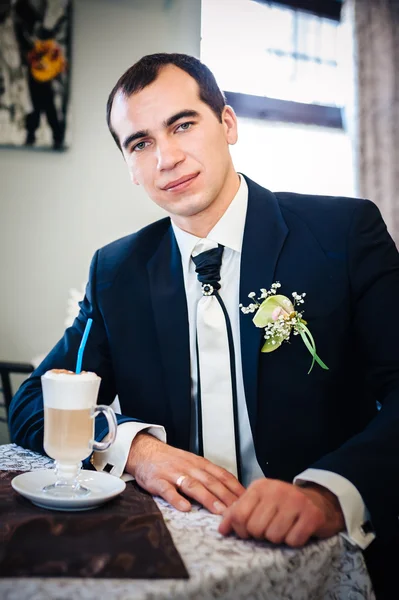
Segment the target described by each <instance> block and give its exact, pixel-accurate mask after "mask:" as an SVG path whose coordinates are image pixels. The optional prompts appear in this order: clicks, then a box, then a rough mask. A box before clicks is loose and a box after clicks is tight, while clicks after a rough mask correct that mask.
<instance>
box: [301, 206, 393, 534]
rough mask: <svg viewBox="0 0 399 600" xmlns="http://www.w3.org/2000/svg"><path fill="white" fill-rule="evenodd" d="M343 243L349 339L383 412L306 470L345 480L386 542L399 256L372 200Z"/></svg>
mask: <svg viewBox="0 0 399 600" xmlns="http://www.w3.org/2000/svg"><path fill="white" fill-rule="evenodd" d="M347 243H348V247H347V255H348V269H349V273H348V274H349V280H350V284H351V295H352V303H353V320H352V327H353V334H354V336H355V339H356V348H357V351H358V352H359V353H360V355H361V359H362V361H363V364H364V366H365V372H366V376H367V384H368V385H369V386H370V389H371V390H372V391H373V394H374V396H375V399H376V401H377V402H379V403H380V405H381V408H380V410H379V411H378V413H377V415H376V417H375V418H373V419H372V421H371V422H370V423H369V424H368V425H367V427H366V428H365V429H363V430H362V431H360V432H359V433H358V434H357V435H356V436H354V437H352V438H351V439H349V440H348V441H347V442H346V443H345V444H343V445H342V446H341V447H340V448H339V449H337V450H336V451H334V452H331V453H330V454H328V455H326V456H324V457H323V458H321V459H320V460H318V461H317V462H316V463H315V464H313V465H311V466H312V467H313V468H318V469H325V470H327V471H333V472H336V473H338V474H340V475H342V476H343V477H346V478H347V479H349V481H351V482H352V483H353V484H354V485H355V486H356V488H357V489H358V490H359V492H360V494H361V496H362V498H363V501H364V502H365V504H366V506H367V508H368V510H369V512H370V515H371V520H372V524H373V527H374V530H375V532H376V534H377V536H379V535H381V536H382V537H384V536H386V535H388V537H389V536H390V535H393V534H397V533H398V514H399V347H398V341H399V319H398V314H397V302H398V300H399V256H398V252H397V249H396V247H395V244H394V242H393V240H392V239H391V237H390V235H389V234H388V232H387V229H386V226H385V223H384V221H383V220H382V218H381V215H380V212H379V210H378V209H377V207H376V206H375V205H374V204H373V203H372V202H369V201H364V202H362V203H360V205H359V206H358V208H357V209H356V210H355V212H354V215H353V220H352V225H351V229H350V233H349V236H348V242H347Z"/></svg>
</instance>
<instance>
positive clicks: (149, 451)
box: [125, 433, 245, 514]
mask: <svg viewBox="0 0 399 600" xmlns="http://www.w3.org/2000/svg"><path fill="white" fill-rule="evenodd" d="M125 469H126V471H127V472H128V473H131V475H133V476H134V477H135V478H136V481H137V483H138V484H139V485H141V487H143V488H144V489H145V490H147V491H148V492H150V493H151V494H154V495H157V496H161V497H162V498H164V499H165V500H166V501H167V502H169V504H171V505H172V506H174V507H175V508H177V509H178V510H182V511H189V510H190V509H191V504H190V502H189V501H188V500H187V499H185V498H184V497H183V496H182V495H181V493H179V492H182V493H183V494H184V495H185V496H188V497H190V498H192V499H193V500H196V501H197V502H199V503H200V504H202V505H203V506H205V508H207V509H208V510H209V511H210V512H212V513H216V514H221V513H223V511H224V510H226V508H227V507H228V506H231V505H232V504H233V502H235V501H236V500H238V498H239V497H240V496H241V494H243V493H244V492H245V489H244V488H243V486H242V485H241V483H240V482H239V481H238V480H237V479H236V477H234V475H232V474H231V473H229V472H228V471H226V470H225V469H222V468H221V467H218V466H216V465H214V464H213V463H211V462H210V461H209V460H207V459H206V458H203V457H202V456H197V455H195V454H192V453H191V452H185V451H184V450H179V449H178V448H174V447H173V446H169V445H168V444H165V443H164V442H161V441H160V440H158V439H157V438H155V437H154V436H152V435H150V434H148V433H139V434H138V435H137V436H136V437H135V438H134V440H133V442H132V445H131V448H130V452H129V456H128V459H127V463H126V467H125ZM182 476H184V479H183V481H182V483H181V485H180V486H179V487H178V486H177V480H178V479H179V478H182Z"/></svg>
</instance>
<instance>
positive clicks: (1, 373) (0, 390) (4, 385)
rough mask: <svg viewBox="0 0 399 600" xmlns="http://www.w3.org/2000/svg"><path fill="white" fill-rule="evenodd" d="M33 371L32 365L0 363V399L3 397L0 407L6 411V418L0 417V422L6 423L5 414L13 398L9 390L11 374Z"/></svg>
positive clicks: (10, 389)
mask: <svg viewBox="0 0 399 600" xmlns="http://www.w3.org/2000/svg"><path fill="white" fill-rule="evenodd" d="M33 370H34V367H33V365H31V364H29V363H17V362H2V361H0V398H1V394H2V395H3V399H4V400H3V402H1V399H0V406H2V407H4V408H5V410H6V416H5V417H0V422H2V423H7V413H8V408H9V406H10V402H11V399H12V397H13V393H12V388H11V377H10V375H11V374H14V373H16V374H21V373H22V374H23V373H32V371H33Z"/></svg>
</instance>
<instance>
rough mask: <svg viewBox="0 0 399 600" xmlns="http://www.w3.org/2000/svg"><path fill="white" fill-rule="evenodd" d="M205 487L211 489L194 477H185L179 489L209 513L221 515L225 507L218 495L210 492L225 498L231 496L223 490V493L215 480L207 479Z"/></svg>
mask: <svg viewBox="0 0 399 600" xmlns="http://www.w3.org/2000/svg"><path fill="white" fill-rule="evenodd" d="M195 472H196V471H195ZM198 475H199V477H203V476H202V475H201V474H198ZM207 485H209V486H210V488H211V489H209V488H208V487H206V486H205V485H204V484H203V483H201V481H200V480H199V479H197V478H196V477H192V476H191V475H186V477H185V478H184V480H183V482H182V484H181V486H180V488H179V489H180V490H181V491H182V492H183V493H184V494H185V495H187V496H189V497H190V498H192V499H193V500H196V501H197V502H199V503H200V504H202V506H204V507H205V508H207V509H208V510H209V511H210V512H211V513H215V514H221V513H223V512H224V511H225V510H226V508H227V505H226V504H225V503H224V502H223V501H222V500H221V498H220V496H219V495H217V494H215V493H213V492H212V489H214V490H217V492H218V493H219V494H220V495H221V496H224V497H226V496H227V494H230V495H231V492H229V491H228V490H226V489H225V492H226V493H224V492H223V490H222V489H221V488H222V487H223V486H221V484H218V482H217V481H215V480H214V481H211V480H210V479H208V481H207ZM230 504H231V502H230Z"/></svg>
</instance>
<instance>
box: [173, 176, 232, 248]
mask: <svg viewBox="0 0 399 600" xmlns="http://www.w3.org/2000/svg"><path fill="white" fill-rule="evenodd" d="M239 187H240V176H239V175H238V173H236V171H235V170H234V169H231V171H229V173H228V175H227V177H226V180H225V183H224V185H223V188H222V190H221V192H220V193H219V195H218V197H217V198H215V200H214V201H213V202H212V203H211V204H210V205H209V206H208V207H207V208H206V209H204V210H202V211H201V212H199V213H198V214H196V215H190V216H189V217H182V216H177V215H173V217H172V220H173V222H174V223H175V224H176V225H177V226H178V227H180V229H183V231H187V233H191V234H192V235H195V236H196V237H199V238H205V237H206V236H207V235H208V233H209V232H210V231H211V230H212V229H213V227H214V226H215V225H216V223H217V222H218V221H219V220H220V219H221V218H222V216H223V215H224V213H225V212H226V210H227V209H228V207H229V206H230V204H231V202H232V201H233V199H234V197H235V195H236V194H237V192H238V189H239Z"/></svg>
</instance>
